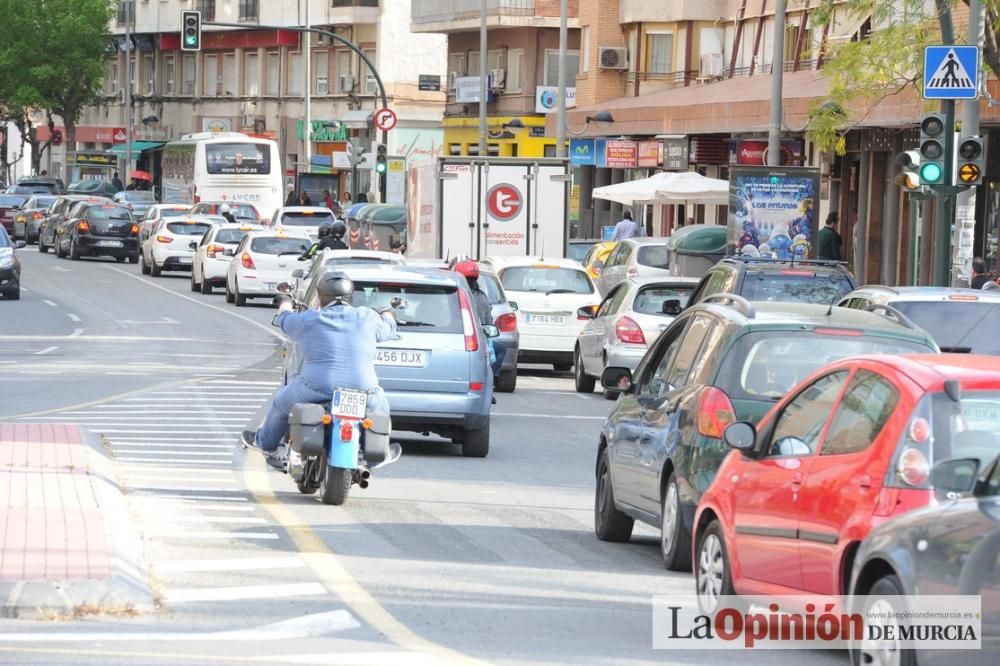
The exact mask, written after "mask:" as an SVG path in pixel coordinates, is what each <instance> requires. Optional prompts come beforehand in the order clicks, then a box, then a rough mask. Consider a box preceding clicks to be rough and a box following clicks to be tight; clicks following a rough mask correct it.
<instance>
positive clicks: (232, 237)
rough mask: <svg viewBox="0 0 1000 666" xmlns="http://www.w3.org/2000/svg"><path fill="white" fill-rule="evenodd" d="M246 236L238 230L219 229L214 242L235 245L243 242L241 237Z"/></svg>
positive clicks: (245, 233)
mask: <svg viewBox="0 0 1000 666" xmlns="http://www.w3.org/2000/svg"><path fill="white" fill-rule="evenodd" d="M246 235H247V232H245V231H241V230H239V229H219V232H218V233H217V234H215V242H216V243H230V244H233V245H235V244H236V243H239V242H240V241H241V240H243V237H244V236H246Z"/></svg>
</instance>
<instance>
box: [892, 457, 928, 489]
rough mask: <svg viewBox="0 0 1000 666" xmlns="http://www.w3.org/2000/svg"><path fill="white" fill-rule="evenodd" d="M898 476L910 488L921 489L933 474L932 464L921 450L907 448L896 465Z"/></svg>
mask: <svg viewBox="0 0 1000 666" xmlns="http://www.w3.org/2000/svg"><path fill="white" fill-rule="evenodd" d="M896 474H898V475H899V478H900V479H901V480H902V481H903V483H905V484H906V485H908V486H913V487H915V488H917V487H920V486H921V485H923V484H924V483H926V482H927V479H928V478H929V477H930V474H931V463H930V461H929V460H927V456H925V455H924V452H923V451H921V450H920V449H913V448H907V449H904V450H903V452H902V453H901V454H900V456H899V462H898V463H896Z"/></svg>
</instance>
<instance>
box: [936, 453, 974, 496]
mask: <svg viewBox="0 0 1000 666" xmlns="http://www.w3.org/2000/svg"><path fill="white" fill-rule="evenodd" d="M978 475H979V461H978V460H977V459H975V458H955V459H952V460H944V461H942V462H939V463H938V464H936V465H934V467H932V468H931V475H930V480H931V485H932V486H934V488H935V489H936V490H943V491H945V492H948V493H968V492H972V490H974V489H975V487H976V479H977V478H978Z"/></svg>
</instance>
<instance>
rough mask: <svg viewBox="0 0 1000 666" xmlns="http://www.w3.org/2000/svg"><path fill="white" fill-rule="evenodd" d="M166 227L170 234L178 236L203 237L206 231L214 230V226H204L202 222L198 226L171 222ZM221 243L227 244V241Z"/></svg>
mask: <svg viewBox="0 0 1000 666" xmlns="http://www.w3.org/2000/svg"><path fill="white" fill-rule="evenodd" d="M164 226H166V227H167V230H169V231H170V233H172V234H176V235H178V236H201V235H204V233H205V232H206V231H208V230H209V229H211V228H212V225H210V224H203V223H200V222H199V223H197V224H191V223H188V222H169V223H167V224H166V225H164ZM220 242H225V241H220Z"/></svg>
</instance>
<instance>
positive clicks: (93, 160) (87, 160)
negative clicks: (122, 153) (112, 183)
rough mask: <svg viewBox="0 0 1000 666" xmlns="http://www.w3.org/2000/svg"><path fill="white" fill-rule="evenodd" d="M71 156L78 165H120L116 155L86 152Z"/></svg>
mask: <svg viewBox="0 0 1000 666" xmlns="http://www.w3.org/2000/svg"><path fill="white" fill-rule="evenodd" d="M71 158H72V159H73V161H74V163H75V164H76V165H77V166H98V167H114V166H118V157H117V156H115V155H88V154H86V153H76V154H75V155H72V156H71Z"/></svg>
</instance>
